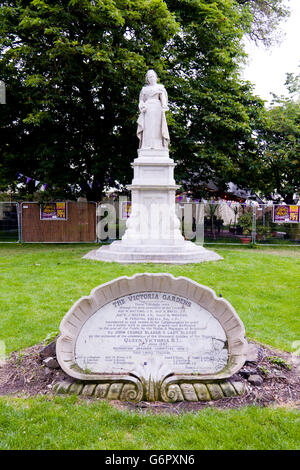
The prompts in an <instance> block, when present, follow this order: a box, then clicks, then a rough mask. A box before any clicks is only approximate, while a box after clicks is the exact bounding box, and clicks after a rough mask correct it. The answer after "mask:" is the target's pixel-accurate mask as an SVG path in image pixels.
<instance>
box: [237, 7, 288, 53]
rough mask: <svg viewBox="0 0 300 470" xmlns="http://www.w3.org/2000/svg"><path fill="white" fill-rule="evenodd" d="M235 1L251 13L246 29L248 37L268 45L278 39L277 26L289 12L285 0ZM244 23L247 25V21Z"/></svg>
mask: <svg viewBox="0 0 300 470" xmlns="http://www.w3.org/2000/svg"><path fill="white" fill-rule="evenodd" d="M236 2H237V4H238V6H239V8H240V9H242V10H244V11H248V12H250V13H251V15H252V21H251V26H250V29H248V31H247V34H248V37H249V39H251V40H252V41H254V42H255V43H256V44H258V43H263V44H264V45H265V46H270V45H271V44H272V43H274V42H275V41H277V40H278V37H279V34H278V26H279V24H280V23H281V22H282V21H283V20H284V19H286V18H287V17H288V16H289V14H290V11H289V8H288V5H287V4H286V0H236ZM246 24H247V27H248V26H249V23H248V21H247V23H246Z"/></svg>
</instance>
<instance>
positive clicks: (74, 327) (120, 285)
mask: <svg viewBox="0 0 300 470" xmlns="http://www.w3.org/2000/svg"><path fill="white" fill-rule="evenodd" d="M150 291H151V292H163V293H170V294H174V295H176V296H182V297H184V298H186V299H189V300H192V301H193V302H195V303H196V304H198V305H200V306H201V307H203V308H204V309H206V310H207V311H208V312H209V313H211V315H212V316H213V317H214V318H215V319H216V320H217V321H218V322H219V323H220V325H221V326H222V328H223V329H224V332H225V334H226V338H227V343H228V362H227V365H226V366H225V367H224V368H223V369H222V370H220V371H219V372H217V373H213V374H211V373H210V374H201V373H199V374H198V373H197V374H182V373H180V374H178V373H177V372H175V373H174V374H167V375H168V377H167V376H166V377H167V378H166V377H164V378H162V379H165V386H166V385H170V386H171V387H172V386H173V385H174V384H178V383H183V382H185V383H186V382H190V383H194V384H195V383H196V382H214V381H222V380H224V379H226V378H229V377H231V376H232V375H233V374H234V373H235V372H237V371H238V370H239V369H240V368H241V367H242V366H243V364H244V362H245V358H246V345H247V343H246V340H245V330H244V327H243V324H242V322H241V320H240V318H239V317H238V315H237V313H236V312H235V310H234V308H233V307H232V306H231V305H230V303H229V302H227V301H226V300H225V299H223V298H219V297H217V296H216V294H215V292H214V291H213V290H212V289H210V288H209V287H206V286H203V285H200V284H198V283H197V282H195V281H192V280H190V279H188V278H185V277H178V278H174V277H173V276H172V275H171V274H148V273H144V274H135V275H134V276H132V277H127V276H123V277H120V278H117V279H115V280H113V281H110V282H107V283H105V284H102V285H100V286H98V287H96V288H95V289H93V290H92V292H91V294H90V295H89V296H85V297H82V298H81V299H79V300H78V301H77V302H76V303H75V304H74V305H73V306H72V308H71V309H70V310H69V312H68V313H67V314H66V316H65V317H64V319H63V320H62V322H61V325H60V331H61V335H60V337H59V339H58V341H57V358H58V361H59V364H60V365H61V367H62V369H63V370H64V371H65V372H66V373H67V374H68V375H69V376H71V377H74V378H75V379H79V380H82V381H88V382H97V383H104V382H107V383H113V382H116V383H120V382H121V383H122V382H123V383H128V384H130V383H131V384H132V385H134V387H135V392H134V391H132V390H131V394H134V393H135V394H136V396H139V397H141V396H143V386H142V385H141V381H143V377H140V376H136V374H132V373H130V371H128V373H124V374H123V373H122V374H120V373H111V372H110V373H98V372H96V373H95V372H90V371H87V370H82V369H81V368H80V367H79V366H78V364H77V363H76V360H75V346H76V341H77V338H78V335H79V333H80V331H81V329H82V328H83V326H84V324H85V323H86V322H87V320H88V319H89V318H91V317H92V316H93V315H94V314H95V313H96V312H97V311H99V309H101V307H104V306H105V305H107V304H109V303H110V302H112V301H115V300H117V299H119V298H121V297H122V296H125V295H130V294H136V293H139V292H140V293H141V292H150ZM104 347H105V346H104ZM174 386H175V385H174ZM162 388H163V387H162ZM140 399H141V398H140Z"/></svg>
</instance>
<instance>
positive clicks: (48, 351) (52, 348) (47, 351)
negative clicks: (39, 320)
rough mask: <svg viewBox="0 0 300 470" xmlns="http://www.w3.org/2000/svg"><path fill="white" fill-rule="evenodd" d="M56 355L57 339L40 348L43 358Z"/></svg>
mask: <svg viewBox="0 0 300 470" xmlns="http://www.w3.org/2000/svg"><path fill="white" fill-rule="evenodd" d="M55 356H56V340H55V341H52V342H51V343H49V344H47V346H45V347H43V348H42V349H41V350H40V358H41V359H42V360H43V359H46V358H47V357H55Z"/></svg>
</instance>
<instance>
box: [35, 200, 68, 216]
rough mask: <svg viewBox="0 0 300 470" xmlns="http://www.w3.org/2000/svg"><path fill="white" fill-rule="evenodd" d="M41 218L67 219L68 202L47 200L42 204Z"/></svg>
mask: <svg viewBox="0 0 300 470" xmlns="http://www.w3.org/2000/svg"><path fill="white" fill-rule="evenodd" d="M40 211H41V220H67V203H66V202H47V203H45V204H41V205H40Z"/></svg>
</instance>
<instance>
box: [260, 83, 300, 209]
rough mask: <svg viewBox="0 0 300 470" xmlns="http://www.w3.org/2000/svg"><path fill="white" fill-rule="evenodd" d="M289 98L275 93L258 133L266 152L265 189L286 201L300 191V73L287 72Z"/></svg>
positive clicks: (291, 202)
mask: <svg viewBox="0 0 300 470" xmlns="http://www.w3.org/2000/svg"><path fill="white" fill-rule="evenodd" d="M286 86H287V88H288V91H289V96H288V97H279V96H276V95H274V100H273V103H272V106H271V108H270V109H269V110H268V111H267V112H266V116H265V120H264V125H263V126H262V128H261V129H260V131H259V133H258V141H259V145H260V147H261V153H262V155H263V161H262V174H261V181H262V188H261V189H262V191H263V192H264V193H265V195H266V196H269V197H272V195H274V194H275V192H277V193H278V194H279V195H280V196H281V197H282V198H283V200H284V201H285V202H286V203H287V204H293V203H294V199H293V196H294V194H295V193H299V191H300V159H299V157H300V75H298V76H297V75H296V76H295V75H293V74H288V75H287V80H286Z"/></svg>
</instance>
